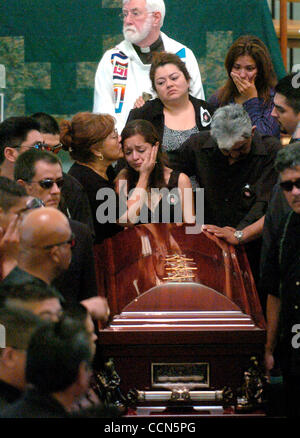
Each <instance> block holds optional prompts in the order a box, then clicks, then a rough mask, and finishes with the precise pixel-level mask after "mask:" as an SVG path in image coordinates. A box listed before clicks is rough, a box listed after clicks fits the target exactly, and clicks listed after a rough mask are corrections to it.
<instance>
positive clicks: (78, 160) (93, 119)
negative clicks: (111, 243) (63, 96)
mask: <svg viewBox="0 0 300 438" xmlns="http://www.w3.org/2000/svg"><path fill="white" fill-rule="evenodd" d="M60 131H61V134H60V138H61V142H62V143H63V145H64V149H65V150H68V151H69V154H70V156H71V158H72V159H73V160H74V161H75V163H74V164H73V165H72V166H71V168H70V170H69V172H68V173H69V174H70V175H72V176H73V177H75V178H77V180H78V181H79V182H80V183H81V184H82V186H83V188H84V189H85V191H86V193H87V195H88V198H89V202H90V205H91V210H92V215H93V221H94V227H95V243H101V242H102V241H103V240H104V239H105V238H107V237H111V236H113V235H114V234H116V233H117V232H118V231H121V230H122V228H121V227H119V226H118V225H117V223H116V221H117V215H118V213H117V211H118V209H117V206H118V199H117V196H116V193H115V191H114V183H113V179H114V171H113V167H112V166H111V164H112V163H114V162H115V161H116V160H118V159H119V158H121V157H122V156H123V152H122V147H121V144H120V139H121V138H120V136H119V135H118V132H117V131H116V129H115V121H114V118H113V117H112V116H110V115H108V114H93V113H90V112H80V113H78V114H75V116H74V117H73V118H72V120H71V121H68V120H63V121H62V122H61V124H60ZM100 189H101V190H100Z"/></svg>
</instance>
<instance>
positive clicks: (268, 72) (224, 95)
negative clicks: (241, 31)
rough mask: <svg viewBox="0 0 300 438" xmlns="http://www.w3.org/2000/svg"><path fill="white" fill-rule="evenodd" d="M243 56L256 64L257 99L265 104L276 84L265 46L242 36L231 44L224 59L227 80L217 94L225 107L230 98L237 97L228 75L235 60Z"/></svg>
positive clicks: (250, 36)
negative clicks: (248, 57)
mask: <svg viewBox="0 0 300 438" xmlns="http://www.w3.org/2000/svg"><path fill="white" fill-rule="evenodd" d="M244 55H248V56H251V58H253V59H254V61H255V63H256V68H257V76H256V78H255V86H256V89H257V93H258V97H260V98H262V99H264V101H265V102H266V103H267V101H268V100H269V99H270V88H274V86H275V84H276V75H275V72H274V68H273V64H272V60H271V56H270V54H269V51H268V49H267V47H266V46H265V44H264V43H263V42H262V41H261V40H260V39H259V38H257V37H256V36H253V35H243V36H241V37H239V38H238V39H237V40H236V41H235V42H234V43H233V44H232V46H231V47H230V48H229V50H228V53H227V55H226V58H225V68H226V70H227V74H228V79H227V81H226V83H225V85H224V86H223V87H222V88H220V90H219V93H218V98H219V101H220V104H221V105H226V104H227V103H229V102H230V100H231V99H232V98H234V97H235V96H238V95H239V92H238V89H237V88H236V86H235V84H234V82H233V80H232V79H231V77H230V73H231V70H232V67H233V65H234V63H235V61H236V60H237V58H238V57H239V56H244Z"/></svg>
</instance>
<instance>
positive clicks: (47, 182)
mask: <svg viewBox="0 0 300 438" xmlns="http://www.w3.org/2000/svg"><path fill="white" fill-rule="evenodd" d="M31 183H36V184H39V185H40V186H41V187H42V189H51V188H52V187H53V185H54V184H56V185H57V187H58V188H59V189H61V188H62V186H63V184H64V179H63V177H62V178H57V179H55V180H54V179H51V178H45V179H42V180H41V181H30V184H31Z"/></svg>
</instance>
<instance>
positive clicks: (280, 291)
mask: <svg viewBox="0 0 300 438" xmlns="http://www.w3.org/2000/svg"><path fill="white" fill-rule="evenodd" d="M261 290H262V291H263V292H264V294H265V295H267V294H270V295H273V296H275V297H277V298H280V300H281V310H280V326H279V327H280V330H279V334H280V336H279V339H280V341H281V344H282V345H281V348H282V347H283V348H284V351H285V354H284V355H283V357H281V362H283V368H287V370H288V372H289V373H292V374H295V375H298V376H299V375H300V352H299V348H298V349H297V348H292V344H291V338H292V337H293V336H294V334H295V332H292V327H293V325H294V324H300V215H299V214H296V213H294V212H292V211H290V212H289V213H288V214H287V215H286V216H285V217H284V218H283V220H282V222H281V224H280V227H279V228H278V233H277V235H276V236H275V238H274V239H273V240H272V242H271V245H270V248H269V251H268V254H267V255H266V260H265V264H264V268H263V271H262V278H261Z"/></svg>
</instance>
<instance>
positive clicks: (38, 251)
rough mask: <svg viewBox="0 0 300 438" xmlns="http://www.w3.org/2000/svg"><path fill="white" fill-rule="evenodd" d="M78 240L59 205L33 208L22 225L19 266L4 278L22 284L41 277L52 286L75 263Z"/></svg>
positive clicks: (42, 280)
mask: <svg viewBox="0 0 300 438" xmlns="http://www.w3.org/2000/svg"><path fill="white" fill-rule="evenodd" d="M72 245H74V239H73V235H72V232H71V228H70V225H69V221H68V219H67V218H66V216H65V215H64V214H63V213H61V212H60V211H59V210H57V209H56V208H52V207H46V208H40V209H37V210H33V211H32V212H30V213H29V214H27V215H26V216H25V217H24V219H23V221H22V222H21V224H20V245H19V254H18V259H17V263H18V265H17V266H16V267H15V268H14V269H13V270H12V271H11V272H10V273H9V274H8V276H7V277H5V279H4V280H3V283H4V284H22V283H24V282H28V281H30V280H31V279H32V278H37V279H39V280H40V281H41V282H43V283H46V284H48V285H50V284H51V283H52V281H53V280H54V279H55V278H56V277H58V275H59V274H60V273H62V272H63V271H64V270H66V269H67V268H68V266H69V264H70V262H71V257H72V252H71V247H72Z"/></svg>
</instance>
